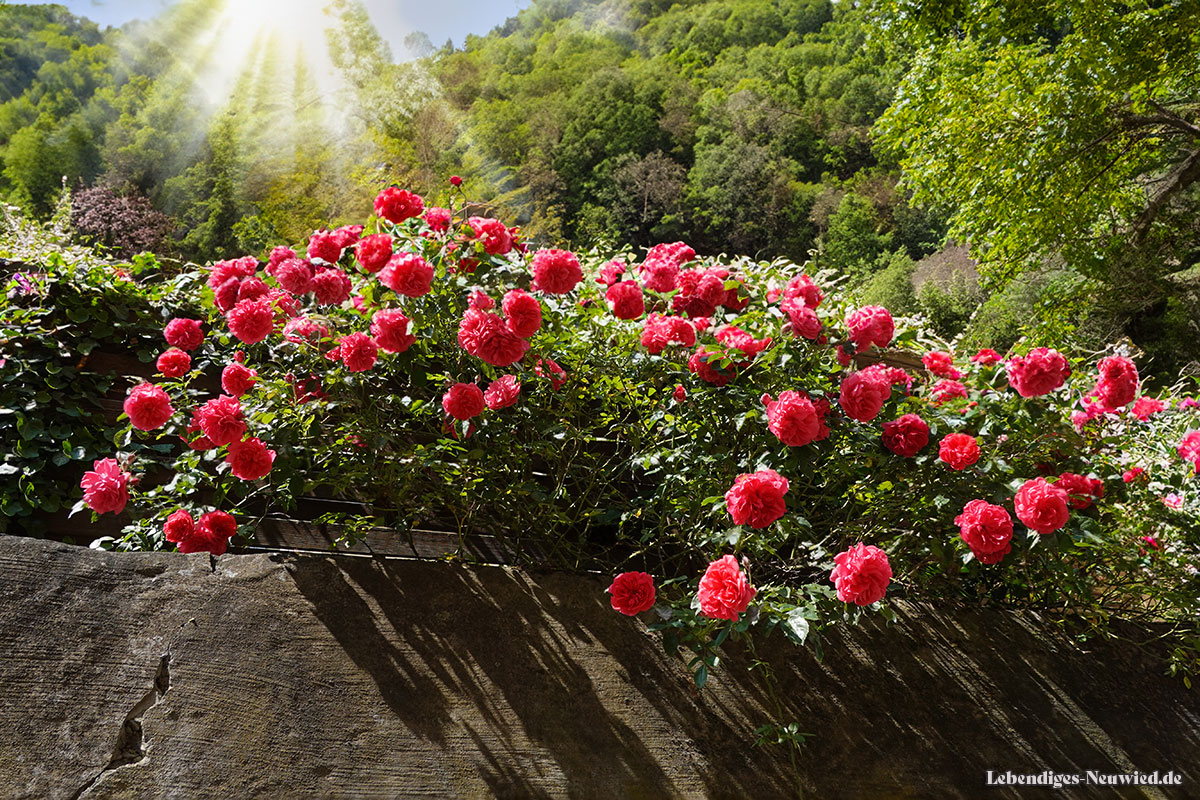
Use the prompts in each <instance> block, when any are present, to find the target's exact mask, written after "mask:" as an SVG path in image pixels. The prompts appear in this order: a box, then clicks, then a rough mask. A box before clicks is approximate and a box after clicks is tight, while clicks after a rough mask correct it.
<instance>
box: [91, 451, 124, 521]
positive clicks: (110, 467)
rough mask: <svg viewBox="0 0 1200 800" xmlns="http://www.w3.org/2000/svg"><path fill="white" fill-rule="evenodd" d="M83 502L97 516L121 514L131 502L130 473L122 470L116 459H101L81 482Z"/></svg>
mask: <svg viewBox="0 0 1200 800" xmlns="http://www.w3.org/2000/svg"><path fill="white" fill-rule="evenodd" d="M79 485H80V487H82V489H83V502H84V503H85V504H87V507H88V508H90V509H91V510H92V511H95V512H96V513H97V514H108V513H109V512H111V513H113V514H120V513H121V512H122V511H124V510H125V504H126V503H127V502H128V501H129V490H128V488H126V487H128V485H129V473H127V472H125V471H124V470H122V469H121V465H120V464H118V463H117V460H116V459H114V458H101V459H98V460H97V461H95V462H94V463H93V464H92V470H91V471H90V472H85V473H84V474H83V479H82V480H81V481H80V482H79Z"/></svg>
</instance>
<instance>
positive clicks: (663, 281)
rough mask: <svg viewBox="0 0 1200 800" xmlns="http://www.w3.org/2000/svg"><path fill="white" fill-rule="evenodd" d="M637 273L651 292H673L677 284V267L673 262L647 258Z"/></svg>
mask: <svg viewBox="0 0 1200 800" xmlns="http://www.w3.org/2000/svg"><path fill="white" fill-rule="evenodd" d="M639 271H640V273H641V276H642V283H643V284H645V286H646V288H647V289H649V290H650V291H652V292H673V291H675V287H676V285H677V284H678V282H679V265H678V264H676V263H675V262H674V261H654V260H651V259H650V258H649V257H647V258H646V261H645V263H643V264H642V266H641V268H640V270H639Z"/></svg>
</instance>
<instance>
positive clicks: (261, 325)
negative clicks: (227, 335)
mask: <svg viewBox="0 0 1200 800" xmlns="http://www.w3.org/2000/svg"><path fill="white" fill-rule="evenodd" d="M225 320H226V322H228V323H229V331H230V332H231V333H232V334H233V335H234V336H236V337H237V338H238V339H240V340H241V341H243V342H245V343H246V344H254V343H256V342H261V341H262V340H264V339H266V338H267V337H268V336H270V335H271V331H273V330H274V329H275V314H274V312H272V311H271V304H270V302H268V301H266V300H243V301H241V302H240V303H238V304H237V305H236V306H234V307H233V308H231V309H230V310H229V313H228V314H226V315H225Z"/></svg>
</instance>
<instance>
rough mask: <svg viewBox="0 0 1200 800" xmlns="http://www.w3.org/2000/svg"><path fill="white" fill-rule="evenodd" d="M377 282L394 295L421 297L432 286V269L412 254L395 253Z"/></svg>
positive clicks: (424, 261)
mask: <svg viewBox="0 0 1200 800" xmlns="http://www.w3.org/2000/svg"><path fill="white" fill-rule="evenodd" d="M379 280H381V281H383V284H384V285H385V286H387V287H388V288H389V289H391V290H392V291H393V292H395V293H396V294H402V295H405V296H407V297H421V296H423V295H426V294H429V289H430V287H431V286H432V285H433V267H432V266H430V264H429V262H427V261H426V260H425V259H423V258H421V257H420V256H418V255H415V254H413V253H397V254H396V255H394V256H392V260H391V261H389V262H388V264H387V266H386V267H384V268H383V271H381V272H380V273H379Z"/></svg>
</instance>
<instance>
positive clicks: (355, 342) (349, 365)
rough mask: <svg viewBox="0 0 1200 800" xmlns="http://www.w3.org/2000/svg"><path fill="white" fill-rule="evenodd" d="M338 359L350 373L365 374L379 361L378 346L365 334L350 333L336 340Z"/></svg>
mask: <svg viewBox="0 0 1200 800" xmlns="http://www.w3.org/2000/svg"><path fill="white" fill-rule="evenodd" d="M336 352H337V357H338V359H339V360H340V361H341V362H342V363H343V364H345V365H346V369H348V370H349V371H350V372H366V371H367V370H369V369H370V368H371V367H373V366H375V362H376V361H377V360H378V359H379V345H377V344H375V340H374V339H372V338H371V337H370V336H367V335H366V334H365V333H352V334H350V335H349V336H343V337H342V338H341V339H339V340H338V346H337V349H336Z"/></svg>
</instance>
